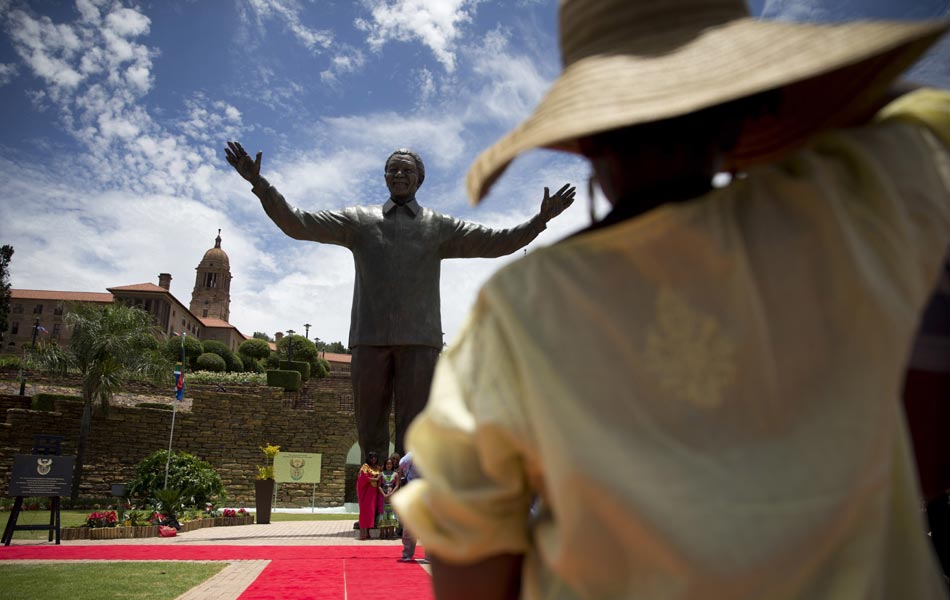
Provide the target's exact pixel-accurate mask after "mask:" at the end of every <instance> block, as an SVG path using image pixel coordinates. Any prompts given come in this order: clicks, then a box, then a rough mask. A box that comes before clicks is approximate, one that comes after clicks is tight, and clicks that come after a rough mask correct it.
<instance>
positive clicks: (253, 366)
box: [238, 354, 264, 373]
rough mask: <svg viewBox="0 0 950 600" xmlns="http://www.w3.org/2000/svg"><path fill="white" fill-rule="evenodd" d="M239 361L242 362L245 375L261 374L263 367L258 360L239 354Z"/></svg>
mask: <svg viewBox="0 0 950 600" xmlns="http://www.w3.org/2000/svg"><path fill="white" fill-rule="evenodd" d="M238 356H240V357H241V360H242V361H244V372H245V373H263V372H264V366H263V365H262V364H261V362H260V361H259V360H257V359H256V358H254V357H252V356H248V355H246V354H239V355H238Z"/></svg>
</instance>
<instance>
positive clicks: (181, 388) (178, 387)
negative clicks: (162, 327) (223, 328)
mask: <svg viewBox="0 0 950 600" xmlns="http://www.w3.org/2000/svg"><path fill="white" fill-rule="evenodd" d="M184 395H185V332H182V333H181V370H180V371H179V372H178V380H177V381H176V382H175V402H173V403H172V428H171V432H169V434H168V454H167V455H166V456H165V485H164V486H163V487H164V488H165V489H168V467H169V465H170V464H171V461H172V439H173V438H174V437H175V415H176V414H177V413H178V403H179V402H181V400H182V398H183V397H184Z"/></svg>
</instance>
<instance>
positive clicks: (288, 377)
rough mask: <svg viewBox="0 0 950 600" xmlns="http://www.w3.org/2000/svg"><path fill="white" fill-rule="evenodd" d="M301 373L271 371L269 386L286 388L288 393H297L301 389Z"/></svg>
mask: <svg viewBox="0 0 950 600" xmlns="http://www.w3.org/2000/svg"><path fill="white" fill-rule="evenodd" d="M300 383H301V377H300V371H281V370H280V369H271V370H269V371H267V385H269V386H270V387H279V388H284V391H287V392H296V391H297V390H299V389H300Z"/></svg>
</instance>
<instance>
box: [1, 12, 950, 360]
mask: <svg viewBox="0 0 950 600" xmlns="http://www.w3.org/2000/svg"><path fill="white" fill-rule="evenodd" d="M826 4H834V5H836V6H837V7H838V8H837V9H836V12H830V11H828V10H827V9H825V8H823V7H824V5H826ZM899 4H900V2H898V1H897V0H894V2H890V3H887V2H881V1H878V2H858V1H857V0H851V1H850V2H844V3H841V2H838V3H830V2H828V3H818V2H805V1H798V2H790V1H773V2H769V3H765V2H764V1H763V0H758V1H753V2H752V3H751V6H752V9H753V11H754V12H756V13H758V12H763V11H764V13H765V14H767V15H769V16H771V17H776V18H782V17H786V18H800V19H809V18H813V19H818V20H825V19H832V18H839V17H842V16H848V15H843V14H842V10H846V11H847V12H848V14H855V15H861V14H863V15H864V16H899V14H897V13H895V12H894V11H896V10H905V9H899V8H894V7H898V6H899ZM842 7H843V8H842ZM914 9H915V10H917V11H918V13H921V11H923V13H926V14H917V15H916V16H933V15H934V14H945V15H946V14H950V8H948V7H947V6H946V2H944V1H943V0H922V1H920V2H918V3H916V4H914ZM928 11H929V12H928ZM555 26H556V3H555V2H553V1H551V0H520V1H505V2H502V1H491V0H481V1H477V0H476V1H472V0H428V1H424V0H353V1H336V2H330V1H326V0H324V1H306V0H234V1H224V0H202V1H175V0H161V1H158V0H155V1H153V2H141V3H133V2H126V1H114V0H77V1H76V2H68V3H67V2H58V1H48V2H39V1H33V2H23V1H18V0H0V181H3V182H4V188H5V189H4V194H3V199H2V200H0V243H9V244H12V245H13V246H14V248H15V250H16V254H15V255H14V257H13V262H12V265H11V272H12V284H13V286H14V287H17V288H28V289H59V290H73V291H104V290H105V288H106V287H112V286H117V285H127V284H133V283H142V282H153V283H157V280H158V274H159V273H160V272H169V273H171V274H172V276H173V280H172V285H171V291H172V293H173V294H174V295H175V296H176V297H177V298H178V299H179V300H181V301H182V302H183V303H184V304H186V305H187V304H188V303H189V302H190V298H191V289H192V287H193V285H194V268H195V266H196V265H197V264H198V261H199V260H200V259H201V257H202V255H203V254H204V252H205V250H207V249H208V248H210V247H211V246H212V245H213V243H214V237H215V235H216V234H217V230H218V228H221V229H222V234H221V235H222V238H223V244H222V247H223V248H224V249H225V251H226V252H227V253H228V255H229V256H230V259H231V270H232V274H233V275H234V280H233V282H232V286H231V296H232V304H231V322H232V323H233V324H235V325H236V326H237V327H238V328H239V329H240V330H241V331H242V332H244V333H245V334H247V335H250V334H251V333H252V332H253V331H266V332H268V333H270V334H273V333H274V332H275V331H278V330H287V329H295V330H297V331H302V329H303V324H304V323H311V324H312V325H313V326H312V328H311V330H310V333H311V336H314V335H315V336H317V337H320V338H321V339H324V340H327V341H336V340H340V341H343V342H344V343H345V341H346V339H347V332H348V328H349V314H350V301H351V297H352V287H353V266H352V259H351V257H350V254H349V252H348V251H347V250H345V249H342V248H338V247H333V246H325V245H320V244H314V243H307V242H297V241H294V240H291V239H289V238H287V237H286V236H284V235H283V233H281V232H280V231H279V230H278V229H277V228H276V226H274V225H273V224H272V223H271V222H270V220H269V219H268V218H267V217H266V215H265V214H264V212H263V210H262V209H261V207H260V203H259V202H258V200H257V199H256V198H255V197H254V196H253V194H251V192H250V189H249V185H248V184H246V183H245V182H244V181H243V180H242V179H241V178H240V177H239V176H238V175H237V174H236V173H234V172H233V171H232V170H231V168H230V167H229V166H228V165H227V163H226V162H225V160H224V154H223V147H224V144H225V141H226V140H228V139H237V140H240V141H241V142H242V143H243V144H244V145H245V147H246V148H247V150H248V151H249V152H251V153H252V154H253V153H254V152H255V151H257V150H262V151H263V152H264V158H263V169H262V172H263V174H264V175H265V176H266V177H267V178H268V179H269V180H270V181H271V182H272V183H274V184H275V185H276V186H277V187H278V189H280V190H281V191H282V192H283V193H284V195H285V196H286V197H287V198H288V200H289V201H290V202H291V203H293V204H295V205H297V206H299V207H301V208H304V209H308V210H315V209H322V208H338V207H343V206H348V205H354V204H373V203H377V202H383V201H385V199H386V196H387V194H386V188H385V184H384V180H383V161H384V160H385V157H386V156H388V154H389V153H390V152H391V151H392V150H394V149H396V148H398V147H410V148H412V149H414V150H416V151H417V152H419V153H420V154H421V155H422V157H423V159H424V160H425V163H426V181H425V184H424V185H423V186H422V188H421V189H420V191H419V193H418V196H417V197H418V199H419V201H420V203H422V204H424V205H426V206H429V207H431V208H434V209H436V210H439V211H442V212H445V213H448V214H452V215H454V216H458V217H461V218H465V219H469V220H473V221H477V222H480V223H484V224H486V225H489V226H497V227H504V226H509V225H513V224H516V223H518V222H521V221H523V220H526V219H528V218H530V216H531V215H532V214H534V212H536V210H537V208H538V206H539V203H540V200H541V197H542V194H543V188H544V186H548V187H550V188H551V189H552V190H554V189H557V188H559V187H560V186H561V185H562V184H563V183H564V182H567V181H570V182H573V183H575V184H578V188H579V199H578V202H576V203H575V205H574V206H573V207H571V208H570V209H569V210H568V211H567V212H566V213H565V214H564V215H562V216H561V217H559V218H558V219H556V220H555V221H553V222H552V223H551V224H550V225H549V229H548V231H546V232H544V233H543V234H542V235H541V236H540V237H539V238H538V239H537V240H536V241H535V242H533V243H532V245H531V246H529V248H528V251H530V250H531V249H532V248H535V247H538V246H540V245H545V244H550V243H552V242H554V241H556V240H557V239H559V238H561V237H563V236H565V235H567V234H568V233H570V232H571V231H573V230H576V229H578V228H580V227H583V226H585V225H586V224H587V221H588V216H587V198H586V191H585V188H586V186H585V185H584V183H585V182H586V180H587V175H588V169H587V167H586V166H585V164H584V163H583V161H581V160H579V159H577V158H575V157H572V156H567V155H562V154H556V153H551V152H544V151H538V152H533V153H530V154H528V155H526V156H525V157H524V158H522V159H519V160H518V161H516V162H515V164H514V165H513V166H512V168H511V169H509V171H508V172H507V173H506V175H505V177H503V178H502V179H501V181H500V183H499V184H498V185H496V186H495V188H494V189H493V191H492V194H491V196H490V197H489V198H488V200H487V201H486V202H485V203H484V204H483V205H482V206H481V207H479V208H477V209H472V208H470V207H469V206H468V203H467V200H466V197H465V194H464V192H463V184H464V175H465V171H466V170H467V167H468V165H469V164H470V163H471V161H472V159H473V158H474V157H475V156H476V155H477V154H478V152H479V151H480V150H482V149H484V148H485V147H486V146H488V145H489V144H491V143H492V142H493V141H494V140H496V139H497V138H498V137H500V136H501V135H502V134H503V133H504V132H506V131H507V130H508V129H510V128H511V127H512V126H514V125H515V124H516V123H517V122H518V121H520V120H521V119H522V118H523V117H525V116H526V115H527V114H528V113H529V112H530V110H531V109H532V107H533V106H534V105H535V104H536V103H537V101H538V99H539V98H540V97H541V95H542V94H543V93H544V91H545V90H546V88H547V87H548V86H549V85H550V83H551V81H552V80H553V79H554V78H555V77H556V75H557V72H558V68H559V64H558V53H557V40H556V33H555V31H556V30H555ZM948 57H950V52H947V46H946V44H944V46H942V47H941V50H939V51H938V54H937V56H936V58H933V57H932V58H931V59H930V60H929V62H928V65H929V66H928V67H927V69H926V70H925V72H926V74H927V77H928V78H929V79H930V81H931V82H936V83H942V84H943V85H947V84H948V83H950V72H948V71H947V69H950V66H948V65H950V60H948ZM601 208H603V207H601ZM520 254H521V253H520V252H519V253H517V254H516V255H515V256H512V257H507V258H504V259H497V260H481V259H478V260H464V261H463V260H451V261H445V262H444V263H443V276H442V300H443V311H442V312H443V326H444V329H445V331H446V337H447V340H448V341H451V338H452V336H453V335H454V334H455V332H456V331H457V330H458V328H459V326H460V325H461V323H462V321H463V320H464V317H465V314H466V313H467V311H468V308H469V307H470V306H471V304H472V302H473V300H474V297H475V294H476V292H477V290H478V288H479V287H480V285H481V284H482V283H483V282H484V281H485V279H486V278H487V277H488V276H489V275H490V274H491V273H492V272H494V271H495V270H497V269H498V268H499V267H501V266H502V265H503V264H505V263H506V262H507V261H509V260H512V259H514V258H517V255H520Z"/></svg>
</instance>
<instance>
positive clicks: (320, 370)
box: [314, 358, 330, 379]
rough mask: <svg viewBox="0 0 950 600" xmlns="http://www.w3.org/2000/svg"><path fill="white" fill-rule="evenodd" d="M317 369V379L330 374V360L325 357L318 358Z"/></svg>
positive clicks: (315, 375)
mask: <svg viewBox="0 0 950 600" xmlns="http://www.w3.org/2000/svg"><path fill="white" fill-rule="evenodd" d="M316 369H317V370H316V373H314V377H316V378H317V379H323V378H324V377H326V376H327V375H329V374H330V361H328V360H327V359H325V358H318V359H317V367H316Z"/></svg>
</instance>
